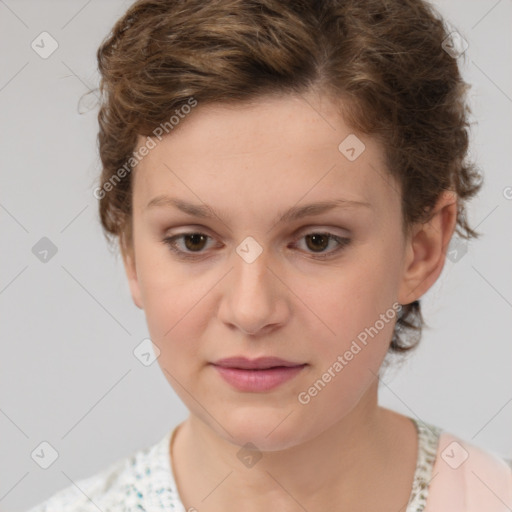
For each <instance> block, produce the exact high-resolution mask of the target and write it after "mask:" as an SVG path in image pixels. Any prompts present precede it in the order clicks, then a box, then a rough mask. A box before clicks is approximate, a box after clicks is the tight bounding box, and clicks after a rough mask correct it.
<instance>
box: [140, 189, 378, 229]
mask: <svg viewBox="0 0 512 512" xmlns="http://www.w3.org/2000/svg"><path fill="white" fill-rule="evenodd" d="M158 206H160V207H161V206H165V207H174V208H177V209H178V210H181V211H182V212H184V213H187V214H189V215H192V216H195V217H201V218H206V219H210V218H212V217H217V218H220V216H219V215H217V213H216V212H215V210H214V209H213V208H212V207H210V206H208V205H199V204H194V203H189V202H187V201H184V200H182V199H178V198H175V197H169V196H165V195H161V196H157V197H154V198H153V199H151V201H149V203H148V204H147V205H146V207H145V210H148V209H150V208H155V207H158ZM360 207H364V208H368V209H373V207H372V205H371V204H370V203H367V202H364V201H352V200H349V199H335V200H331V201H319V202H316V203H310V204H307V205H305V206H293V207H291V208H290V209H289V210H287V211H286V212H284V213H283V214H281V215H280V216H278V219H277V221H276V224H282V223H285V222H291V221H294V220H298V219H301V218H303V217H308V216H312V215H319V214H321V213H324V212H327V211H330V210H332V209H334V208H360Z"/></svg>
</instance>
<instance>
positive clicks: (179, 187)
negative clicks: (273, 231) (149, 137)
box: [134, 95, 398, 209]
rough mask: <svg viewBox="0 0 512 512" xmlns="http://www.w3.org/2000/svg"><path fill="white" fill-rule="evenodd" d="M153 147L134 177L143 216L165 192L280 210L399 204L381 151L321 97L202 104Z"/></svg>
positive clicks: (208, 201)
mask: <svg viewBox="0 0 512 512" xmlns="http://www.w3.org/2000/svg"><path fill="white" fill-rule="evenodd" d="M145 140H146V139H145V138H142V137H141V138H139V143H140V144H143V143H144V142H145ZM155 140H156V139H155ZM156 142H157V144H156V147H154V148H153V149H151V150H150V151H149V153H148V155H147V156H145V157H144V158H143V159H142V161H141V162H140V163H139V164H138V165H137V167H136V169H135V177H134V178H135V179H134V188H135V190H134V205H135V206H136V207H138V208H142V207H143V203H144V205H145V204H147V202H148V201H149V200H151V199H152V198H153V197H155V196H157V195H161V194H162V193H165V192H172V195H173V196H176V195H178V196H181V197H184V196H185V197H184V198H186V199H188V200H195V202H198V200H202V201H204V202H205V203H208V204H212V205H217V206H222V203H223V202H226V201H230V202H231V203H232V204H233V205H235V206H236V205H238V206H243V205H247V204H248V203H253V204H254V207H255V208H256V207H257V205H258V204H259V205H260V206H263V205H264V206H265V207H267V208H268V207H271V206H272V205H276V208H277V209H280V206H283V207H284V206H290V204H289V203H290V202H292V203H296V202H297V201H299V200H300V199H301V197H304V200H305V201H306V200H307V201H314V200H322V199H325V198H326V196H329V198H331V199H334V198H336V197H337V196H339V197H343V198H344V199H349V200H350V199H352V200H359V201H366V202H369V203H371V204H372V205H373V206H374V207H375V208H377V209H379V208H381V209H386V208H387V209H389V208H390V207H393V204H394V206H395V207H396V202H397V201H398V197H396V196H397V186H396V184H393V183H392V180H391V177H390V176H389V175H388V173H387V171H386V170H385V166H384V154H383V149H382V147H381V146H380V145H379V143H378V142H377V141H376V140H374V139H373V138H371V137H369V136H366V135H364V134H357V135H356V134H355V133H354V132H353V130H352V129H351V128H350V126H348V125H347V124H346V122H345V121H344V119H343V117H342V116H341V115H340V113H339V108H338V106H337V105H335V104H333V103H332V102H331V101H330V100H328V99H327V98H325V97H321V96H312V95H309V96H281V97H265V98H261V99H259V100H256V101H253V102H251V103H250V104H249V103H242V104H229V105H228V104H209V105H201V104H199V105H197V106H196V107H195V108H194V109H193V110H192V112H191V113H190V114H189V115H188V116H184V118H183V119H181V121H180V124H179V125H178V126H176V127H175V128H174V129H173V130H172V131H171V132H170V133H169V134H168V135H165V136H164V137H163V138H162V140H161V141H156ZM354 157H356V158H355V159H354ZM194 196H195V197H194Z"/></svg>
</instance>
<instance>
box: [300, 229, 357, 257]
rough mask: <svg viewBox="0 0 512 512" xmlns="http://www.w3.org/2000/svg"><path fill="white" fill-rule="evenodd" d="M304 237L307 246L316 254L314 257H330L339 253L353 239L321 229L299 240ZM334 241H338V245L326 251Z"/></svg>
mask: <svg viewBox="0 0 512 512" xmlns="http://www.w3.org/2000/svg"><path fill="white" fill-rule="evenodd" d="M302 239H304V240H305V241H306V246H307V248H308V249H311V250H312V251H313V254H314V255H315V256H314V257H315V258H318V259H325V258H329V257H331V256H333V255H335V254H337V253H338V252H340V251H341V250H342V249H343V248H344V247H346V246H347V245H348V244H349V243H350V241H351V240H350V238H345V237H340V236H337V235H334V234H332V233H328V232H320V231H318V232H317V231H314V232H311V233H308V234H306V235H303V236H301V237H300V238H298V239H297V240H302ZM333 241H334V242H336V244H337V247H336V248H335V249H334V250H332V251H328V252H325V249H326V248H327V247H328V246H329V244H330V242H333Z"/></svg>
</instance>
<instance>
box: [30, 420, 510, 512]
mask: <svg viewBox="0 0 512 512" xmlns="http://www.w3.org/2000/svg"><path fill="white" fill-rule="evenodd" d="M410 419H411V420H412V421H413V423H414V424H415V426H416V429H417V431H418V440H419V442H418V457H417V462H416V471H415V474H414V481H413V486H412V490H411V494H410V498H409V502H408V505H407V508H406V510H405V512H421V511H423V510H424V509H425V507H426V505H427V496H428V492H429V484H430V481H431V480H432V479H433V478H432V470H433V467H434V462H435V460H436V456H437V453H438V451H439V439H440V434H441V429H440V428H439V427H436V426H434V425H431V424H428V423H424V422H421V421H418V420H415V419H413V418H410ZM177 427H178V425H177V426H175V427H174V428H173V429H172V430H171V431H169V432H167V434H166V435H165V436H164V437H163V438H162V439H161V440H160V441H158V442H157V443H156V444H154V445H152V446H150V447H148V448H144V449H141V450H138V451H136V452H135V453H133V454H132V455H130V456H128V457H125V458H123V459H120V460H118V461H117V462H115V463H113V464H111V465H110V466H108V467H107V468H106V469H104V470H102V471H100V472H98V473H96V474H95V475H93V476H90V477H88V478H84V479H81V480H78V481H77V482H76V485H74V484H72V485H70V486H69V487H66V488H64V489H62V490H60V491H58V492H57V493H55V494H54V495H53V496H51V497H50V498H49V499H47V500H46V501H44V502H43V503H40V504H39V505H37V506H35V507H33V508H31V509H30V510H29V511H27V512H63V511H65V512H79V511H80V512H98V510H102V511H104V512H107V511H108V512H127V511H136V510H141V511H147V512H158V511H169V512H170V511H177V512H186V511H185V507H184V505H183V504H182V502H181V500H180V497H179V494H178V490H177V487H176V482H175V480H174V476H173V473H172V467H171V463H170V457H169V453H170V450H169V448H170V443H171V442H172V439H173V437H174V435H175V433H176V430H177ZM461 443H462V441H461ZM465 446H466V447H468V445H465ZM438 458H439V457H438ZM503 465H505V464H504V463H503ZM509 469H510V468H509ZM450 471H453V470H452V469H450ZM436 475H437V473H436ZM436 475H434V476H436ZM510 477H511V479H510V482H511V484H512V471H511V474H510ZM511 505H512V503H511ZM427 510H428V509H427ZM489 510H491V509H489ZM492 510H494V509H492ZM496 510H497V509H496ZM500 510H501V509H500ZM506 510H510V509H508V508H507V509H506ZM486 512H487V511H486Z"/></svg>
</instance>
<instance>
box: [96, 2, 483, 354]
mask: <svg viewBox="0 0 512 512" xmlns="http://www.w3.org/2000/svg"><path fill="white" fill-rule="evenodd" d="M449 36H450V32H449V29H448V27H447V26H446V23H445V22H444V20H443V18H442V17H441V16H440V15H439V13H437V11H436V10H435V9H434V8H433V7H432V6H431V5H430V4H428V3H427V2H426V1H424V0H400V1H397V0H294V1H293V2H283V1H279V0H212V1H206V2H205V1H204V0H138V1H136V2H135V3H134V4H133V5H132V6H131V7H130V8H129V9H128V10H127V12H126V13H125V14H124V15H123V16H122V17H121V18H120V19H119V20H118V21H117V22H116V23H115V25H114V27H113V28H112V30H111V32H110V34H109V35H108V36H107V37H106V38H105V39H104V40H103V41H102V43H101V45H100V47H99V48H98V51H97V59H98V67H99V71H100V75H101V81H100V86H99V90H100V93H101V104H100V110H99V113H98V122H99V132H98V145H99V154H100V158H101V163H102V171H101V176H100V183H99V187H98V188H97V189H96V191H100V193H99V194H96V192H95V196H96V197H97V198H98V199H99V215H100V220H101V223H102V227H103V230H104V234H105V236H106V238H107V241H108V242H109V244H112V245H113V242H114V241H115V239H116V238H118V239H119V240H118V241H119V244H120V246H121V247H122V248H123V249H126V248H128V249H129V248H130V247H131V244H132V237H131V222H132V204H131V203H132V188H131V187H132V179H131V176H132V174H133V173H131V172H130V171H131V169H133V168H134V167H135V166H136V164H137V161H136V159H134V158H133V154H134V150H135V148H136V144H137V140H138V137H139V136H147V137H148V140H149V135H151V134H152V133H154V131H155V127H156V126H159V125H161V124H162V123H165V122H167V120H168V119H169V116H170V114H171V113H173V112H179V111H180V108H182V109H184V108H185V107H184V106H186V105H188V104H190V100H191V98H193V99H194V101H197V102H198V103H199V104H208V103H213V102H220V103H226V104H227V103H229V104H237V103H241V102H250V101H252V100H257V99H258V98H260V97H264V96H266V95H280V94H283V95H284V94H302V93H306V92H308V91H313V90H315V91H321V92H322V93H324V94H326V95H328V96H329V97H330V98H332V99H333V100H334V101H337V102H338V103H339V104H340V113H342V115H343V116H344V119H345V120H346V122H347V123H348V124H349V125H350V126H351V127H352V128H353V129H354V130H357V131H358V132H359V133H365V134H368V135H371V136H374V137H376V138H377V139H378V140H379V141H380V142H381V143H382V145H383V148H384V151H385V159H386V168H387V172H389V174H390V175H391V176H392V177H394V178H395V179H396V180H397V182H398V183H399V184H400V188H401V201H402V230H403V232H404V234H406V233H407V232H408V231H409V230H410V228H411V227H412V226H413V225H414V224H415V223H417V222H425V221H426V220H428V218H429V214H431V212H432V207H433V206H434V205H435V204H436V201H437V199H438V198H439V197H440V195H441V194H442V193H443V191H445V190H452V191H454V192H456V195H457V221H456V228H455V230H456V233H457V234H458V235H459V236H460V237H461V238H465V239H470V238H471V237H479V236H480V233H477V232H476V231H474V230H473V229H472V228H471V227H470V226H469V224H468V222H467V220H466V215H465V202H466V201H467V200H468V199H470V198H471V197H473V196H474V195H475V194H476V193H477V192H478V191H479V189H480V187H481V186H482V176H481V174H480V173H479V172H478V171H479V170H478V168H477V167H476V165H475V163H473V162H471V161H469V159H468V156H467V150H468V145H469V127H470V122H469V114H470V113H471V110H470V108H469V106H468V105H467V102H466V92H467V90H468V89H469V85H468V84H467V83H466V82H464V81H463V80H462V77H461V73H460V70H459V67H458V63H457V58H456V57H457V56H455V57H452V56H451V55H450V54H449V53H448V52H447V51H445V49H444V48H445V46H444V44H443V43H444V42H445V41H446V40H447V38H448V37H449ZM188 108H189V109H190V107H188ZM185 122H186V121H185ZM166 131H167V130H166ZM121 170H122V172H120V171H121ZM112 178H116V181H115V183H113V181H112ZM107 192H108V193H107ZM423 325H424V319H423V317H422V314H421V307H420V301H419V300H416V301H414V302H412V303H410V304H406V305H403V307H402V310H401V315H400V316H399V317H398V318H397V321H396V324H395V330H394V333H393V337H392V340H391V342H390V346H389V352H390V353H392V352H394V353H405V352H407V351H409V350H411V349H412V348H415V347H416V345H417V344H418V342H419V340H420V337H421V332H422V328H423Z"/></svg>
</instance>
